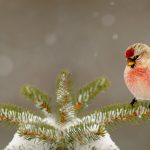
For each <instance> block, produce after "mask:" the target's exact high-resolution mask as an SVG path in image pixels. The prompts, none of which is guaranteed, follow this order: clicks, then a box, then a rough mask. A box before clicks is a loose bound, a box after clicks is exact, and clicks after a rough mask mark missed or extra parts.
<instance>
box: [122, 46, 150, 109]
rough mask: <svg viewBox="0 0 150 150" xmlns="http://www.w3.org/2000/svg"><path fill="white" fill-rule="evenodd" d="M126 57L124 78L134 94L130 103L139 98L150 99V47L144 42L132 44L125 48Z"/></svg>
mask: <svg viewBox="0 0 150 150" xmlns="http://www.w3.org/2000/svg"><path fill="white" fill-rule="evenodd" d="M125 59H126V61H127V64H126V66H125V70H124V80H125V83H126V85H127V88H128V89H129V91H130V92H131V93H132V95H133V96H134V98H133V99H132V101H131V103H130V104H131V105H132V106H133V105H134V103H136V102H137V100H141V101H142V100H144V101H149V100H150V47H149V46H148V45H147V44H143V43H135V44H132V45H130V46H129V47H128V48H127V49H126V50H125ZM149 107H150V105H149Z"/></svg>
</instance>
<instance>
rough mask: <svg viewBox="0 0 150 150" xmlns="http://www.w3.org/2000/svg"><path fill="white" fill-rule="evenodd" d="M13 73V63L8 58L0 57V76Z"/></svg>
mask: <svg viewBox="0 0 150 150" xmlns="http://www.w3.org/2000/svg"><path fill="white" fill-rule="evenodd" d="M12 71H13V62H12V60H11V59H10V58H9V57H8V56H2V55H1V56H0V76H6V75H9V74H10V73H11V72H12Z"/></svg>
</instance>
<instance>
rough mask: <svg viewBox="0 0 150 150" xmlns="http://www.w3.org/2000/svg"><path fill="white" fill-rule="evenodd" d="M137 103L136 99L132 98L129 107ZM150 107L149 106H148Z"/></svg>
mask: <svg viewBox="0 0 150 150" xmlns="http://www.w3.org/2000/svg"><path fill="white" fill-rule="evenodd" d="M136 102H137V100H136V98H133V100H132V101H131V103H130V104H131V105H132V106H133V105H134V104H135V103H136ZM149 107H150V106H149Z"/></svg>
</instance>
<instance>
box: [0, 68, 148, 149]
mask: <svg viewBox="0 0 150 150" xmlns="http://www.w3.org/2000/svg"><path fill="white" fill-rule="evenodd" d="M109 85H110V84H109V81H108V79H107V78H105V77H99V78H98V79H96V80H94V81H92V82H90V83H88V84H87V85H85V86H83V87H81V89H79V90H78V91H77V92H74V91H73V81H72V75H71V73H70V72H69V71H67V70H63V71H62V72H61V73H60V75H59V76H58V78H57V84H56V100H55V101H56V104H57V107H56V113H53V112H52V109H51V105H50V102H51V101H50V97H49V96H48V94H46V93H45V92H43V91H41V90H39V89H37V88H35V87H33V86H30V85H25V86H24V87H23V88H22V94H23V95H24V97H25V98H26V99H28V100H31V101H33V103H34V104H35V106H36V107H37V108H38V109H40V110H41V112H42V113H43V115H42V116H41V115H38V114H36V113H35V112H32V111H30V110H28V109H24V108H22V107H18V106H16V105H10V104H0V121H1V122H5V123H9V124H10V125H13V126H15V127H16V129H17V132H16V134H15V135H14V138H13V139H12V141H11V142H10V143H9V145H8V146H7V147H6V148H5V150H29V149H30V150H32V149H37V150H85V149H86V150H119V148H118V147H117V146H116V145H115V143H114V142H113V141H112V140H111V138H110V135H109V133H108V132H107V130H108V129H109V128H111V127H112V126H113V125H117V124H119V123H120V122H137V121H141V120H149V119H150V109H149V105H148V104H147V103H146V102H138V103H136V104H135V105H134V106H131V105H130V104H115V105H109V106H105V107H103V108H100V109H99V110H97V111H94V112H91V113H89V114H88V115H86V116H84V117H80V115H79V114H80V112H81V111H83V110H84V109H85V108H86V107H88V104H89V103H90V101H91V100H93V99H94V98H95V97H96V96H97V94H98V93H100V92H103V91H105V90H106V89H107V88H108V87H109ZM53 101H54V100H53Z"/></svg>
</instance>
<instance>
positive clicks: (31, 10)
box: [0, 0, 150, 150]
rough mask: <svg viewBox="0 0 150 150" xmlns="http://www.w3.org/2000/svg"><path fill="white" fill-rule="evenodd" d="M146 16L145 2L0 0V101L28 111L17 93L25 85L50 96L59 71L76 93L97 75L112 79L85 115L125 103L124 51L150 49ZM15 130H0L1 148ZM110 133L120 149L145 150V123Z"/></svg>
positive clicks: (148, 5)
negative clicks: (64, 73)
mask: <svg viewBox="0 0 150 150" xmlns="http://www.w3.org/2000/svg"><path fill="white" fill-rule="evenodd" d="M149 18H150V1H149V0H11V1H10V0H0V102H1V103H15V104H17V105H21V106H25V107H28V108H33V107H32V103H31V102H28V101H25V99H24V98H23V97H22V96H21V94H20V87H21V86H22V85H24V84H25V83H29V84H32V85H34V86H37V87H39V88H41V89H43V90H45V91H47V92H48V93H49V94H50V95H52V97H54V96H55V79H56V76H57V75H58V73H59V72H60V71H61V70H62V69H64V68H67V69H69V70H70V71H71V72H72V73H73V78H74V82H75V89H78V88H79V87H80V86H82V85H84V84H85V83H87V82H89V81H91V80H94V79H95V78H97V77H99V76H101V75H105V76H107V77H108V78H109V79H110V80H111V87H110V89H109V90H108V91H107V92H105V93H103V94H100V95H99V96H98V97H97V98H96V99H95V101H92V102H91V105H90V107H89V108H88V109H87V110H86V111H85V114H86V113H87V112H89V111H93V110H95V109H97V108H99V107H101V106H105V105H108V104H113V103H124V102H127V103H128V102H130V101H131V99H132V98H133V97H132V95H131V94H130V92H129V91H128V90H127V88H126V86H125V84H124V80H123V71H124V67H125V64H126V62H125V58H124V50H125V49H126V48H127V47H128V45H130V44H133V43H135V42H143V43H146V44H148V45H150V19H149ZM53 101H55V100H54V99H53ZM14 132H15V129H12V130H10V129H8V128H7V127H4V126H1V127H0V148H3V147H4V146H6V145H7V144H8V142H9V141H10V140H11V139H12V137H13V134H14ZM110 133H111V136H112V139H113V140H114V141H115V143H116V144H117V145H118V146H119V147H120V149H121V150H141V149H143V150H149V147H150V142H149V139H150V122H146V123H142V124H139V125H130V124H129V125H122V126H121V127H117V128H116V129H114V130H112V131H110Z"/></svg>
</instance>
